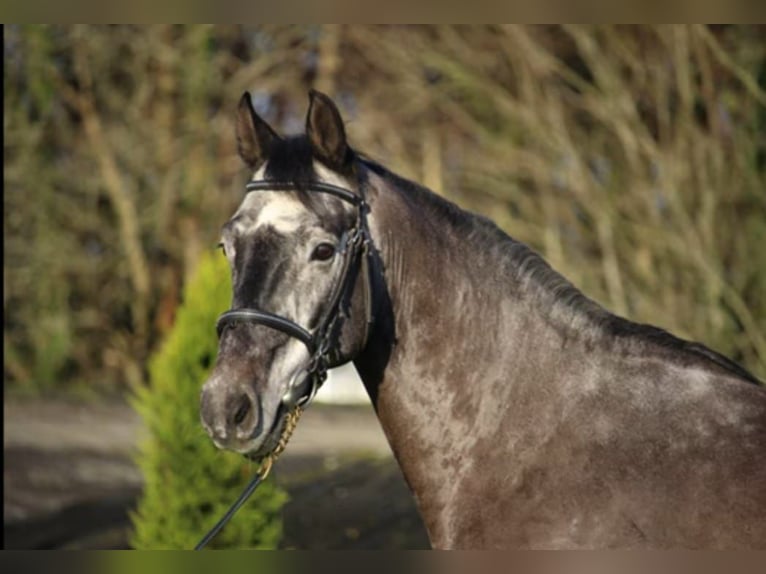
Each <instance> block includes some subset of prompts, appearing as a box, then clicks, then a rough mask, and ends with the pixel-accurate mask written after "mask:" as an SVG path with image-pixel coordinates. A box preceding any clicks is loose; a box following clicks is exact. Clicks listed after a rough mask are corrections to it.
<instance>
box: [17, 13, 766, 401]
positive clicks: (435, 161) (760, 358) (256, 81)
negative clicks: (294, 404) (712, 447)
mask: <svg viewBox="0 0 766 574" xmlns="http://www.w3.org/2000/svg"><path fill="white" fill-rule="evenodd" d="M4 41H5V71H4V73H5V84H4V85H5V88H4V89H5V100H4V101H5V119H4V129H5V142H6V146H5V194H4V203H5V215H4V224H5V266H4V286H5V297H4V311H5V317H6V319H5V328H4V350H5V358H6V361H5V377H6V380H10V381H12V383H13V384H14V385H17V386H26V387H36V388H46V387H50V386H52V385H66V384H67V382H70V381H73V380H82V379H87V380H88V381H92V384H94V385H96V386H103V387H104V388H109V389H120V388H123V387H124V386H125V385H137V386H140V385H141V383H142V381H143V379H144V378H145V373H144V367H143V365H145V363H146V357H147V356H148V355H149V353H150V352H151V350H152V349H153V348H155V346H156V344H157V342H158V341H159V340H161V338H162V336H163V335H164V334H165V333H167V331H168V330H169V329H170V327H171V326H172V325H173V322H174V313H175V309H176V307H177V305H178V302H179V295H178V294H179V292H180V285H182V284H183V282H184V280H185V278H186V276H187V275H188V271H189V269H192V268H193V267H194V264H195V263H196V262H197V260H198V258H199V256H200V253H201V252H203V251H205V250H207V249H209V248H211V247H212V246H213V245H214V244H215V243H216V242H217V234H218V229H219V227H220V225H221V224H222V223H223V222H224V220H225V219H226V218H227V217H228V215H229V214H230V213H231V211H232V210H233V209H234V207H235V206H236V204H237V203H238V201H239V200H240V198H241V194H242V185H243V182H244V180H245V177H246V172H245V170H244V168H243V166H242V165H241V163H240V161H239V159H238V158H237V156H236V151H235V141H234V133H233V118H234V110H235V107H236V102H237V100H238V98H239V96H240V95H241V93H242V92H243V91H244V90H250V91H251V92H252V93H253V96H254V100H255V105H256V107H257V109H258V111H259V113H261V114H262V115H263V116H264V117H266V118H267V119H268V120H269V121H270V122H271V123H272V125H275V126H277V127H279V128H280V129H281V130H282V131H284V132H287V133H289V132H299V131H301V130H302V129H303V122H304V115H305V109H306V104H307V97H306V91H307V89H308V88H309V87H312V86H313V87H317V88H318V89H320V90H323V91H325V92H327V93H329V94H330V95H332V96H333V97H334V98H335V99H336V101H337V102H338V103H339V105H340V107H341V109H342V111H343V113H344V116H345V118H346V120H347V126H348V132H349V134H350V138H351V141H352V143H353V145H354V146H355V147H356V148H357V149H359V150H362V151H364V152H366V153H368V154H370V155H371V156H373V157H375V158H376V159H378V160H380V161H381V162H382V163H384V164H386V165H387V166H389V167H390V168H392V169H393V170H394V171H397V172H399V173H401V174H402V175H404V176H406V177H409V178H412V179H415V180H418V181H420V182H423V183H425V184H426V185H428V186H429V187H431V188H432V189H434V190H435V191H437V192H439V193H442V194H443V195H445V196H447V197H449V198H450V199H452V200H454V201H456V202H458V203H459V204H461V205H462V206H464V207H466V208H468V209H471V210H474V211H479V212H482V213H484V214H486V215H488V216H490V217H491V218H493V219H494V220H495V221H497V222H498V223H499V224H500V225H501V226H502V227H503V228H505V229H506V230H507V231H508V232H509V233H510V234H511V235H513V236H514V237H516V238H517V239H520V240H522V241H524V242H526V243H528V244H530V245H531V246H532V247H534V248H536V249H537V250H539V251H540V252H541V253H542V254H543V255H544V256H545V257H546V258H547V259H548V260H549V261H550V262H551V263H552V264H553V265H554V267H556V268H557V269H558V270H559V271H561V272H562V273H563V274H564V275H565V276H567V277H568V278H569V279H570V280H572V281H573V282H574V283H575V284H576V285H578V286H579V287H580V288H581V289H582V290H583V291H584V292H585V293H586V294H588V295H590V296H591V297H593V298H595V299H597V300H599V301H600V302H601V303H603V304H604V305H606V306H607V307H608V308H610V309H611V310H613V311H615V312H617V313H619V314H622V315H625V316H628V317H629V318H631V319H634V320H637V321H641V322H649V323H653V324H656V325H659V326H661V327H664V328H666V329H668V330H670V331H672V332H674V333H676V334H678V335H680V336H683V337H687V338H691V339H695V340H698V341H701V342H703V343H705V344H707V345H709V346H711V347H712V348H714V349H716V350H718V351H720V352H722V353H724V354H726V355H728V356H730V357H732V358H733V359H735V360H737V361H740V362H742V363H743V364H744V365H745V366H746V367H748V368H749V369H751V370H752V371H753V372H754V373H755V374H757V375H759V376H760V377H761V378H764V377H766V250H764V249H763V248H762V246H763V245H766V175H765V171H766V91H765V90H766V29H764V28H763V27H758V26H716V27H708V26H595V27H591V26H480V27H479V26H343V25H327V26H277V25H273V26H262V27H199V26H195V27H179V26H158V27H136V26H117V27H100V26H96V27H82V26H80V27H38V26H34V27H32V26H30V27H23V26H22V27H20V26H7V27H6V28H5V39H4ZM211 328H212V322H211Z"/></svg>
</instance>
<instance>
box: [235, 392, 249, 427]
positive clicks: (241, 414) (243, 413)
mask: <svg viewBox="0 0 766 574" xmlns="http://www.w3.org/2000/svg"><path fill="white" fill-rule="evenodd" d="M251 408H252V404H251V401H250V397H248V396H247V395H242V396H241V397H240V398H239V406H238V407H237V410H236V412H235V413H234V425H235V426H239V425H241V424H242V422H243V421H244V420H245V418H246V417H247V415H248V413H249V412H250V409H251Z"/></svg>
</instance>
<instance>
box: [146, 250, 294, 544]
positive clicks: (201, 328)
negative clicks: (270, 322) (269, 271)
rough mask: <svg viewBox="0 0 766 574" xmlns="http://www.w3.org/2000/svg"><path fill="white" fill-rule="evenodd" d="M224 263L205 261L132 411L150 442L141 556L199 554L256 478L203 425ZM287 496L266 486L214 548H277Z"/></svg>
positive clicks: (224, 292)
mask: <svg viewBox="0 0 766 574" xmlns="http://www.w3.org/2000/svg"><path fill="white" fill-rule="evenodd" d="M230 289H231V287H230V275H229V270H228V268H227V264H226V261H225V259H224V258H223V257H220V256H213V255H210V254H206V255H205V256H203V257H202V259H201V261H200V263H199V266H198V268H197V270H196V273H195V275H194V276H193V278H192V279H191V280H190V281H189V283H188V285H187V286H186V289H185V293H184V301H183V303H182V305H181V306H180V307H179V310H178V315H177V317H176V321H175V324H174V326H173V328H172V330H171V332H170V334H169V336H168V338H167V339H166V340H165V342H164V343H163V344H162V345H161V347H160V349H159V351H158V352H157V353H156V354H155V355H154V356H153V357H152V359H151V360H150V364H149V378H150V382H149V385H148V386H147V387H145V388H142V389H140V390H139V391H138V392H137V393H136V395H135V397H134V399H133V404H134V407H135V408H136V410H137V411H138V413H139V414H140V415H141V417H142V418H143V421H144V423H145V426H146V428H147V430H148V437H147V439H146V440H145V441H144V442H143V444H142V445H141V447H140V450H139V453H138V455H137V463H138V465H139V467H140V469H141V471H142V473H143V476H144V481H145V483H144V491H143V494H142V497H141V499H140V501H139V504H138V508H137V510H136V512H135V513H134V514H133V516H132V520H133V525H134V527H135V530H134V532H133V535H132V540H131V542H132V545H133V546H134V547H135V548H193V547H194V545H195V544H196V543H197V542H198V541H199V539H200V538H201V537H202V536H203V535H204V534H205V533H206V532H207V531H208V530H209V529H210V527H212V526H213V524H214V523H215V522H216V521H217V520H218V518H220V517H221V516H222V515H223V514H224V512H225V511H226V510H227V508H228V506H229V505H230V504H231V503H232V502H233V501H234V499H235V498H236V497H237V496H238V495H239V493H240V492H241V490H242V489H243V488H244V486H245V484H246V482H247V480H248V479H249V478H250V477H252V475H253V473H254V472H255V470H256V465H255V463H252V462H250V461H248V460H246V459H245V458H243V457H242V456H241V455H237V454H235V453H229V452H223V451H220V450H218V449H217V448H216V447H215V446H214V445H213V443H212V442H211V441H210V439H209V438H208V436H207V435H206V433H205V431H204V429H203V428H202V426H201V423H200V420H199V394H200V388H201V385H202V384H203V382H204V381H205V379H206V377H207V375H208V373H209V371H210V369H211V368H212V365H213V364H214V362H215V357H216V353H217V339H216V334H215V321H216V318H217V317H218V315H219V314H220V313H221V311H223V310H225V309H226V307H227V305H228V301H229V298H230V293H231V291H230ZM286 500H287V495H286V493H285V492H284V491H283V490H281V489H279V488H278V487H277V486H275V485H274V483H273V482H270V481H266V482H264V483H263V484H261V486H260V487H259V488H258V490H257V492H256V493H255V494H254V495H253V497H252V498H251V499H250V500H249V501H248V503H247V504H245V506H243V507H242V508H241V509H240V510H239V512H238V513H237V515H236V516H235V518H234V519H233V520H232V521H231V522H230V523H229V524H228V525H227V526H226V527H225V528H224V529H223V530H222V531H221V532H220V533H219V535H218V536H217V537H216V538H215V539H214V540H213V541H212V542H211V543H210V545H209V547H210V548H275V547H276V546H277V544H278V542H279V540H280V539H281V534H282V519H281V512H280V509H281V507H282V505H283V504H284V503H285V501H286Z"/></svg>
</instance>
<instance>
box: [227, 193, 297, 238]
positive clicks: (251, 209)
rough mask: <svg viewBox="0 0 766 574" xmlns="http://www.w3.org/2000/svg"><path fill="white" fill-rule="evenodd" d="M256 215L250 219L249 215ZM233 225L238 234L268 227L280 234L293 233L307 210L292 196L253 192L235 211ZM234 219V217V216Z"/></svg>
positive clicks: (288, 194)
mask: <svg viewBox="0 0 766 574" xmlns="http://www.w3.org/2000/svg"><path fill="white" fill-rule="evenodd" d="M253 213H254V214H256V216H255V217H252V215H250V214H253ZM236 215H237V216H242V217H240V218H239V219H238V220H237V222H236V223H235V224H234V225H235V229H236V231H237V232H238V233H248V232H251V231H255V230H256V229H258V228H259V227H261V226H263V225H270V226H272V227H273V228H274V229H276V230H277V231H279V232H282V233H289V232H291V231H295V230H296V229H297V228H298V227H299V226H300V224H301V222H303V221H305V220H306V219H307V216H308V211H307V209H306V208H305V207H304V206H303V204H301V202H300V201H298V198H296V197H295V196H294V195H292V194H290V193H289V192H282V191H253V192H250V193H248V194H247V195H246V196H245V199H244V200H242V204H241V205H240V206H239V209H238V210H237V214H236ZM235 217H236V216H235Z"/></svg>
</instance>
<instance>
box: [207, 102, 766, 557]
mask: <svg viewBox="0 0 766 574" xmlns="http://www.w3.org/2000/svg"><path fill="white" fill-rule="evenodd" d="M237 142H238V149H239V154H240V156H241V158H242V160H243V161H244V162H245V163H246V164H247V166H248V167H249V169H250V170H251V171H252V173H253V181H258V182H261V183H260V188H259V189H261V190H263V189H265V187H264V186H266V187H268V185H269V184H268V182H274V191H273V192H271V191H258V192H252V193H248V194H246V195H245V198H244V200H243V201H242V204H241V205H240V206H239V209H238V210H237V211H236V213H235V214H234V215H233V217H232V218H231V219H230V220H229V221H228V222H227V223H226V224H225V225H224V227H223V232H222V245H223V247H224V250H225V255H226V257H228V259H229V262H230V264H231V269H232V277H233V299H232V303H233V304H232V308H233V309H234V310H238V309H239V310H247V309H260V310H264V311H266V312H268V313H270V314H272V315H271V316H273V317H279V318H283V319H284V321H283V324H282V326H281V327H280V324H279V320H277V319H275V320H273V321H271V322H270V323H267V324H264V323H263V321H253V322H249V321H240V322H236V321H235V322H230V324H227V325H226V326H225V328H223V329H222V331H221V333H220V342H219V352H218V357H217V361H216V364H215V367H214V369H213V371H212V374H211V375H210V378H209V379H208V381H207V382H206V383H205V385H204V387H203V390H202V395H201V418H202V422H203V425H204V426H205V428H206V429H207V431H208V433H209V434H210V436H211V437H212V439H213V440H214V441H215V443H216V444H217V445H218V446H219V447H221V448H227V449H232V450H236V451H238V452H241V453H245V454H251V455H252V454H254V453H261V452H263V451H264V449H268V448H271V447H272V446H273V444H272V443H273V437H274V436H275V433H277V434H278V432H279V430H280V429H281V428H282V426H280V425H283V420H284V417H285V411H286V409H285V408H284V397H285V396H286V393H287V394H289V393H288V391H290V390H291V385H293V384H295V381H296V380H299V379H300V378H301V376H299V374H300V373H304V374H305V373H306V372H307V364H308V363H309V362H310V361H311V360H312V354H311V352H312V351H311V346H310V345H309V344H308V343H307V342H306V341H302V340H299V338H298V336H299V335H300V333H299V330H298V328H297V327H294V326H295V325H300V326H302V328H305V332H306V333H308V335H310V336H313V333H315V332H316V331H317V330H318V329H319V328H320V325H321V324H322V323H321V321H322V317H326V316H327V315H328V313H330V311H332V313H330V314H332V315H333V323H332V325H333V329H332V332H331V333H330V334H328V335H327V338H325V339H323V340H324V341H325V342H329V346H330V347H332V348H331V349H330V351H332V352H331V353H329V351H328V353H329V354H327V355H323V357H325V358H327V365H326V366H327V367H333V366H336V365H339V364H342V363H345V362H348V361H353V362H354V365H355V366H356V369H357V370H358V372H359V374H360V376H361V378H362V380H363V382H364V385H365V387H366V389H367V392H368V394H369V395H370V398H371V400H372V403H373V405H374V408H375V411H376V413H377V416H378V418H379V420H380V423H381V425H382V427H383V430H384V432H385V435H386V437H387V439H388V441H389V443H390V445H391V448H392V450H393V453H394V455H395V457H396V459H397V461H398V463H399V465H400V467H401V469H402V472H403V474H404V477H405V479H406V480H407V483H408V484H409V486H410V488H411V490H412V493H413V495H414V498H415V501H416V503H417V506H418V509H419V511H420V513H421V516H422V518H423V521H424V523H425V525H426V528H427V530H428V534H429V537H430V540H431V543H432V545H433V547H435V548H463V549H491V548H757V547H760V548H766V388H764V387H763V386H762V384H761V383H759V381H758V380H756V379H755V377H754V376H753V375H751V374H749V373H748V372H747V371H746V370H745V369H743V368H742V367H740V366H739V365H737V364H735V363H734V362H732V361H730V360H729V359H727V358H725V357H723V356H722V355H720V354H718V353H716V352H714V351H712V350H710V349H708V348H707V347H705V346H703V345H701V344H698V343H694V342H689V341H685V340H682V339H679V338H677V337H675V336H673V335H671V334H669V333H667V332H666V331H663V330H661V329H659V328H656V327H652V326H648V325H642V324H637V323H634V322H631V321H629V320H627V319H624V318H621V317H618V316H616V315H614V314H612V313H610V312H609V311H607V310H605V309H604V308H603V307H601V306H599V305H598V304H596V303H595V302H594V301H592V300H590V299H588V298H587V297H586V296H584V295H583V294H582V293H581V292H580V291H578V290H577V289H576V288H575V287H573V286H572V285H571V284H570V283H569V282H568V281H567V280H566V279H564V278H563V277H562V276H561V275H560V274H558V273H557V272H556V271H554V270H553V269H552V268H551V267H550V266H549V265H548V264H547V263H546V262H545V261H544V260H543V259H542V258H541V257H540V256H539V255H538V254H536V253H535V252H534V251H532V250H531V249H530V248H528V247H527V246H525V245H524V244H522V243H520V242H518V241H516V240H514V239H513V238H511V237H509V236H508V235H507V234H506V233H504V232H503V231H501V230H500V229H499V228H498V227H497V226H496V225H494V224H493V223H492V222H491V221H489V220H488V219H486V218H483V217H480V216H477V215H474V214H471V213H467V212H465V211H463V210H462V209H460V208H459V207H457V206H456V205H454V204H452V203H450V202H449V201H446V200H445V199H443V198H441V197H439V196H437V195H436V194H434V193H432V192H430V191H429V190H427V189H425V188H423V187H421V186H420V185H417V184H416V183H412V182H410V181H407V180H405V179H403V178H402V177H400V176H397V175H395V174H394V173H392V172H391V171H389V170H388V169H386V168H385V167H383V166H381V165H380V164H378V163H376V162H374V161H372V160H370V159H369V158H368V157H366V156H364V155H363V154H360V153H358V152H356V151H355V150H353V149H352V148H351V147H350V146H349V144H348V141H347V138H346V133H345V129H344V125H343V121H342V118H341V115H340V113H339V112H338V109H337V107H336V106H335V104H334V103H333V102H332V100H331V99H330V98H328V97H327V96H325V95H323V94H321V93H318V92H315V91H312V92H311V93H310V105H309V111H308V115H307V119H306V133H305V135H300V136H294V137H288V138H283V137H280V136H279V135H277V133H276V132H275V131H274V130H273V129H272V128H271V127H269V126H268V124H267V123H266V122H265V121H264V120H263V119H262V118H260V117H259V116H258V115H257V114H256V112H255V110H254V109H253V107H252V104H251V101H250V97H249V95H247V94H245V95H244V96H243V97H242V99H241V101H240V105H239V109H238V115H237ZM264 182H266V183H264ZM285 182H287V183H285ZM278 183H279V184H280V185H277V184H278ZM281 184H284V185H281ZM320 184H324V185H326V186H328V188H341V189H345V190H348V192H350V193H351V194H354V195H355V196H357V197H359V198H362V199H363V201H360V202H359V204H358V205H357V204H354V203H353V202H351V201H343V200H342V199H341V198H339V197H337V196H333V194H331V193H319V192H317V191H316V189H315V188H316V186H317V185H320ZM359 205H362V206H363V208H364V209H362V208H360V207H359ZM360 218H361V219H360ZM360 220H363V226H364V231H365V233H366V234H367V235H366V240H365V251H364V253H363V254H361V255H359V258H361V259H365V263H369V264H367V265H349V264H348V263H349V262H348V258H347V257H346V256H345V255H344V254H345V253H346V251H345V250H344V249H345V247H344V245H343V243H344V242H345V240H346V238H347V235H348V234H347V232H348V230H349V229H351V228H354V229H356V228H355V227H354V225H356V224H355V222H357V223H358V222H359V221H360ZM360 253H361V252H360ZM352 263H354V262H352ZM348 276H351V277H352V281H350V282H347V284H348V285H349V287H348V290H347V292H344V293H342V295H345V297H341V299H344V300H343V301H341V302H340V303H339V304H338V305H337V306H336V307H334V308H333V309H331V310H328V308H327V305H329V303H328V301H329V300H331V299H333V296H334V294H336V295H337V293H338V289H337V285H338V284H339V282H341V281H342V280H344V279H345V278H346V277H348ZM344 284H346V283H344ZM336 299H337V297H336ZM284 324H289V325H292V326H293V327H290V328H289V329H287V328H285V327H284ZM291 329H292V330H291ZM295 333H298V335H296V334H295ZM325 350H326V351H327V349H325ZM312 364H313V363H312ZM296 377H297V379H296Z"/></svg>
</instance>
